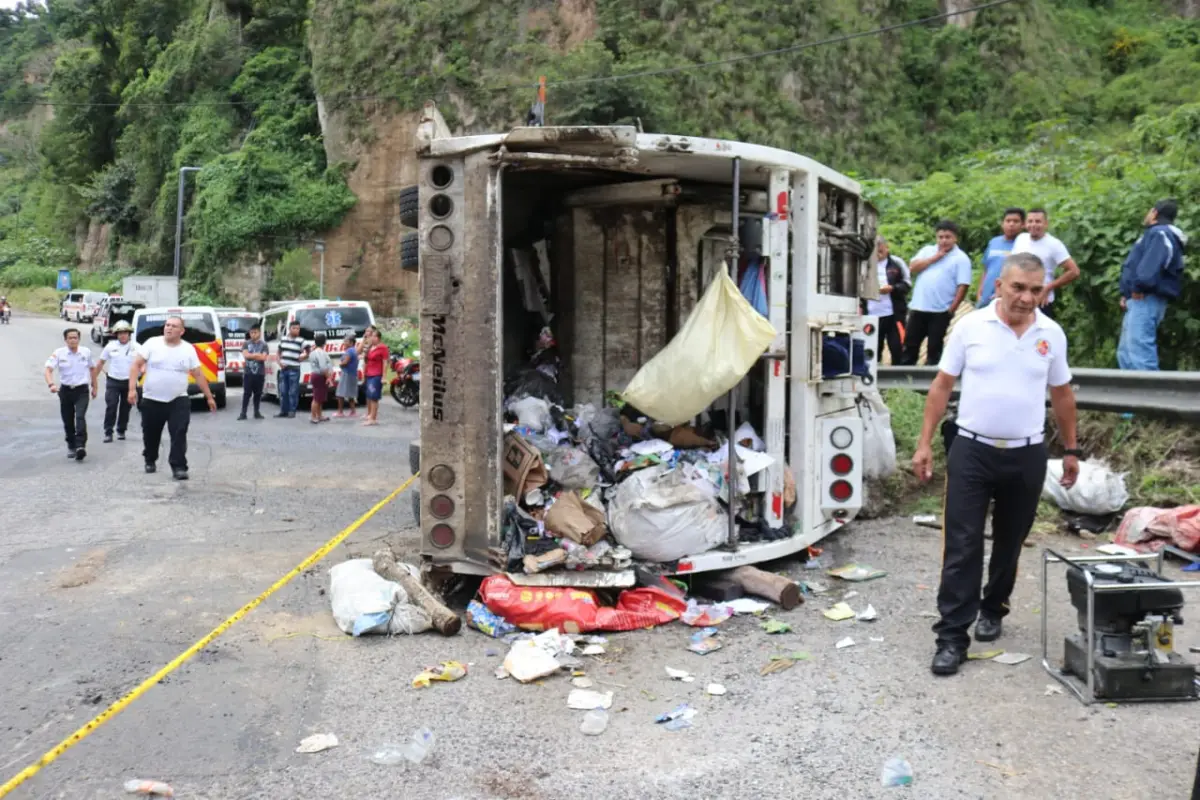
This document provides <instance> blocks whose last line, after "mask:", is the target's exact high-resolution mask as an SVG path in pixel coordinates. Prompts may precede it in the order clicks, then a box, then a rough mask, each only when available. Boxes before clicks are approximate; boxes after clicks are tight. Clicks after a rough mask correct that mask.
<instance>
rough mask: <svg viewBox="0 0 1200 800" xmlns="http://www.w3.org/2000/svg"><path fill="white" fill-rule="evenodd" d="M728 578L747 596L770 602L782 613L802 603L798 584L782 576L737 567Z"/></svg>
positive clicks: (755, 569)
mask: <svg viewBox="0 0 1200 800" xmlns="http://www.w3.org/2000/svg"><path fill="white" fill-rule="evenodd" d="M729 577H730V578H732V579H733V580H734V581H736V582H737V583H738V584H740V585H741V587H742V588H743V589H745V590H746V593H747V594H754V595H758V596H759V597H765V598H767V599H768V600H772V601H774V602H776V603H778V604H779V605H780V606H781V607H782V608H783V610H784V611H790V610H791V609H793V608H795V607H796V606H798V605H800V604H801V603H803V602H804V598H803V597H802V596H801V595H800V586H799V584H797V583H795V582H794V581H790V580H788V579H787V578H785V577H783V576H782V575H776V574H774V573H772V572H764V571H763V570H761V569H758V568H757V567H738V568H737V569H735V570H732V571H731V572H730V573H729Z"/></svg>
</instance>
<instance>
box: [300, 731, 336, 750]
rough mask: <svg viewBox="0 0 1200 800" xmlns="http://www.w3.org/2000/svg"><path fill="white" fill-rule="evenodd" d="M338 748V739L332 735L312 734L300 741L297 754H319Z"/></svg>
mask: <svg viewBox="0 0 1200 800" xmlns="http://www.w3.org/2000/svg"><path fill="white" fill-rule="evenodd" d="M337 746H338V738H337V737H336V736H334V735H333V734H332V733H314V734H313V735H312V736H308V737H305V738H304V739H301V740H300V746H299V747H297V748H296V752H297V753H321V752H324V751H325V750H330V749H332V748H334V747H337Z"/></svg>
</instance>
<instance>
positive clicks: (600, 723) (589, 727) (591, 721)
mask: <svg viewBox="0 0 1200 800" xmlns="http://www.w3.org/2000/svg"><path fill="white" fill-rule="evenodd" d="M607 727H608V712H607V711H605V710H604V709H603V708H593V709H592V710H591V711H589V712H587V713H586V714H584V715H583V722H581V723H579V731H580V733H583V734H585V735H587V736H599V735H600V734H602V733H604V729H605V728H607Z"/></svg>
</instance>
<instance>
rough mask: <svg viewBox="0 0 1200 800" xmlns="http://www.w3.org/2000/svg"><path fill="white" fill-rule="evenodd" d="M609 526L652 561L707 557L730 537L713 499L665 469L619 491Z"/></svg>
mask: <svg viewBox="0 0 1200 800" xmlns="http://www.w3.org/2000/svg"><path fill="white" fill-rule="evenodd" d="M756 313H757V312H756ZM608 524H609V528H610V529H611V530H612V533H613V536H614V537H616V539H617V541H618V542H620V543H621V544H622V545H624V546H625V547H628V548H629V550H630V551H631V552H632V553H633V555H634V556H635V557H636V558H642V559H646V560H647V561H674V560H675V559H677V558H683V557H684V556H687V555H693V554H695V553H703V552H706V551H708V550H711V549H713V548H714V547H717V546H719V545H722V544H724V543H725V541H726V539H727V538H728V536H729V521H728V518H727V517H726V515H725V512H724V510H723V509H722V508H721V506H720V505H719V504H718V503H717V501H716V500H714V499H713V497H712V495H711V494H709V493H708V492H706V491H705V490H704V489H703V488H701V487H699V486H696V485H695V484H693V483H689V482H688V480H687V478H686V476H685V475H684V473H683V470H679V469H671V468H670V467H668V466H666V465H665V464H660V465H658V466H654V467H649V468H648V469H643V470H640V471H638V472H635V473H634V474H633V475H631V476H630V477H629V478H626V479H625V481H624V482H622V483H621V485H620V486H618V487H617V491H616V493H615V495H614V497H613V499H612V501H611V502H610V503H609V504H608Z"/></svg>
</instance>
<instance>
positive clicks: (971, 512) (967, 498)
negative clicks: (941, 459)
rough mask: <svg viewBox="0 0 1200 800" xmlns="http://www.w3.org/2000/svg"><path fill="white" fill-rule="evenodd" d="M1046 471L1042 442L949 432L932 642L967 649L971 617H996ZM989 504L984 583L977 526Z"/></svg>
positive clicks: (1002, 612)
mask: <svg viewBox="0 0 1200 800" xmlns="http://www.w3.org/2000/svg"><path fill="white" fill-rule="evenodd" d="M1045 478H1046V446H1045V445H1044V444H1034V445H1028V446H1026V447H1014V448H1006V449H1001V448H997V447H992V446H991V445H986V444H983V443H981V442H977V441H975V440H974V439H968V438H967V437H966V436H963V435H961V434H960V435H958V436H955V437H954V443H953V444H952V445H951V446H950V460H949V463H948V464H947V465H946V501H945V502H946V506H945V513H944V515H943V517H944V520H945V521H944V522H943V523H942V536H943V541H942V582H941V585H940V586H939V587H938V598H937V602H938V613H939V614H940V615H941V619H939V620H938V622H937V624H935V625H934V626H933V630H934V633H936V634H937V642H938V645H939V646H941V645H954V646H957V647H961V648H964V649H965V648H966V647H967V645H968V644H970V641H971V639H970V634H969V633H968V629H969V628H970V627H971V624H972V623H973V622H975V619H976V617H978V616H980V615H983V616H987V617H991V618H993V619H1000V618H1002V617H1004V616H1005V615H1006V614H1007V613H1008V598H1009V596H1010V595H1011V594H1012V591H1013V586H1014V585H1016V582H1017V562H1018V561H1019V560H1020V558H1021V548H1022V546H1023V545H1024V543H1025V537H1026V536H1028V535H1029V529H1030V527H1032V526H1033V520H1034V517H1035V516H1036V515H1037V507H1038V499H1039V498H1040V497H1041V495H1042V482H1043V481H1044V480H1045ZM989 501H994V507H993V510H992V558H991V561H989V562H988V580H987V586H985V587H983V599H982V600H980V594H979V593H980V586H981V584H982V583H983V528H984V523H985V522H986V519H987V509H988V502H989Z"/></svg>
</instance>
